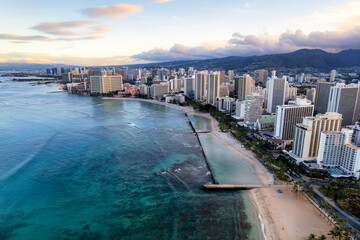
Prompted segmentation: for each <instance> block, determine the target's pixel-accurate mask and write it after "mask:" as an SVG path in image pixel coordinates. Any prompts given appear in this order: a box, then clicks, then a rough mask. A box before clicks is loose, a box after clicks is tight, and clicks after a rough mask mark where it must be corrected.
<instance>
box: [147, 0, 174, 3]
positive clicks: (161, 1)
mask: <svg viewBox="0 0 360 240" xmlns="http://www.w3.org/2000/svg"><path fill="white" fill-rule="evenodd" d="M152 2H153V3H167V2H172V0H153V1H152Z"/></svg>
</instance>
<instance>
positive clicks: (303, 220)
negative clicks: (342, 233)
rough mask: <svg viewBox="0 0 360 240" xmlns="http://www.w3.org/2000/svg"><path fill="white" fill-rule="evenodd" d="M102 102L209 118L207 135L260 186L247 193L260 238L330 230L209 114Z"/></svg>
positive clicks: (189, 109)
mask: <svg viewBox="0 0 360 240" xmlns="http://www.w3.org/2000/svg"><path fill="white" fill-rule="evenodd" d="M102 99H112V100H130V101H142V102H149V103H155V104H159V105H163V106H167V107H171V108H174V109H178V110H181V111H183V112H185V113H187V114H188V115H198V116H202V117H206V118H208V119H210V121H211V128H212V129H211V132H210V133H207V134H210V135H211V136H213V137H214V138H215V139H216V140H217V141H218V142H219V143H220V144H222V145H224V146H225V147H227V148H228V149H229V150H230V151H231V152H232V153H233V154H235V155H236V156H237V157H238V158H239V159H241V160H243V161H246V162H247V163H248V164H250V165H251V166H252V168H253V169H254V173H255V175H256V177H257V178H258V180H259V182H260V184H262V185H264V187H263V188H257V189H251V190H249V191H247V194H248V196H249V198H250V202H251V204H252V206H253V207H254V210H255V211H256V213H257V217H258V219H257V220H258V224H259V226H260V229H261V231H262V235H263V239H265V240H272V239H276V240H277V239H306V237H307V236H308V235H309V234H310V233H314V234H317V235H321V234H324V235H327V233H328V231H329V230H330V229H331V228H332V225H331V224H329V223H328V222H327V221H326V220H324V219H323V218H322V215H321V213H320V212H319V211H318V210H317V209H316V208H315V207H314V206H313V205H312V204H311V203H310V202H309V201H308V200H307V199H305V198H304V197H303V196H302V195H299V196H298V195H294V194H293V193H292V192H291V189H289V186H287V185H276V184H275V181H274V176H273V175H272V174H271V173H270V172H269V171H268V170H267V169H266V168H265V167H264V166H263V165H262V164H261V162H260V161H259V160H258V159H257V158H256V156H255V155H254V153H253V152H251V151H250V150H247V149H246V148H245V147H244V146H243V144H242V143H240V142H239V141H238V140H237V139H235V138H233V137H232V135H231V134H230V133H226V132H221V131H220V129H219V127H218V122H217V121H216V119H215V118H213V117H212V116H211V115H210V113H201V112H196V111H195V110H194V109H193V108H192V107H191V106H178V105H174V104H170V103H166V102H159V101H155V100H150V99H140V98H113V97H103V98H102ZM279 189H281V190H282V193H279V192H278V190H279Z"/></svg>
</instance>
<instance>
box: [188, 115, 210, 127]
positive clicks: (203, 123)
mask: <svg viewBox="0 0 360 240" xmlns="http://www.w3.org/2000/svg"><path fill="white" fill-rule="evenodd" d="M189 118H190V121H191V122H192V124H193V126H194V128H195V129H196V130H198V131H211V121H210V119H208V118H206V117H202V116H198V115H191V114H189Z"/></svg>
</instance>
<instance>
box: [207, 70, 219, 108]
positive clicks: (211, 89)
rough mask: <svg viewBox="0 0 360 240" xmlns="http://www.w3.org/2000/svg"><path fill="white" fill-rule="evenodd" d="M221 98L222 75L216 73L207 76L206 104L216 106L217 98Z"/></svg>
mask: <svg viewBox="0 0 360 240" xmlns="http://www.w3.org/2000/svg"><path fill="white" fill-rule="evenodd" d="M219 96H220V73H219V72H214V73H211V74H208V75H207V76H206V102H207V103H208V104H212V105H216V98H218V97H219Z"/></svg>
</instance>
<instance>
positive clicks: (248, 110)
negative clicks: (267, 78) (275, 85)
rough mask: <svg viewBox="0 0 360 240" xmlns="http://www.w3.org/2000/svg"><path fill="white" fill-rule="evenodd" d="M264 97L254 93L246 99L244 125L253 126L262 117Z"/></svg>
mask: <svg viewBox="0 0 360 240" xmlns="http://www.w3.org/2000/svg"><path fill="white" fill-rule="evenodd" d="M262 101H263V97H262V96H260V94H258V93H252V94H250V95H248V96H246V97H245V114H244V123H245V124H246V125H252V124H254V123H255V122H256V120H257V119H258V118H261V115H262Z"/></svg>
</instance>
